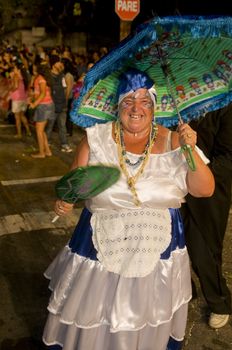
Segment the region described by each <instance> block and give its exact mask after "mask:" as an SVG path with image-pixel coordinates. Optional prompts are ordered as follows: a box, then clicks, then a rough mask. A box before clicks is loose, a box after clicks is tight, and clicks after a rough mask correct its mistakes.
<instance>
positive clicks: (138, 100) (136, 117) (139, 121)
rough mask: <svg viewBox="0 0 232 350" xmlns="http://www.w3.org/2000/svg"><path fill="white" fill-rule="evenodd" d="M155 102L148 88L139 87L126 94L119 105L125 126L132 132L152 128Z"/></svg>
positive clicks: (121, 118)
mask: <svg viewBox="0 0 232 350" xmlns="http://www.w3.org/2000/svg"><path fill="white" fill-rule="evenodd" d="M153 115H154V104H153V101H152V99H151V96H150V94H149V93H148V91H147V89H138V90H136V91H135V92H132V93H131V94H129V95H128V96H126V97H125V98H124V99H123V100H122V101H121V103H120V105H119V117H120V120H121V122H122V125H123V128H124V129H126V130H127V131H128V132H131V133H138V132H142V131H145V130H147V129H150V127H151V122H152V119H153Z"/></svg>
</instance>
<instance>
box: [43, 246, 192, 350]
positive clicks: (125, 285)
mask: <svg viewBox="0 0 232 350" xmlns="http://www.w3.org/2000/svg"><path fill="white" fill-rule="evenodd" d="M45 276H46V277H47V278H49V279H50V280H51V281H50V285H49V287H50V289H51V290H52V291H53V292H52V295H51V298H50V302H49V305H48V310H49V316H48V319H47V323H46V325H45V329H44V334H43V341H44V343H45V344H47V345H54V344H59V345H61V346H62V347H63V350H128V349H130V350H166V349H167V344H168V342H169V339H170V337H171V338H173V339H175V340H176V341H181V340H183V338H184V334H185V327H186V320H187V307H188V301H189V300H190V299H191V278H190V267H189V258H188V253H187V250H186V248H182V249H179V248H177V249H175V250H173V251H172V252H171V255H170V257H169V258H168V259H160V260H159V261H158V263H157V264H156V266H155V269H154V270H153V271H152V272H151V273H150V274H149V275H147V276H145V277H140V278H136V277H133V278H126V277H122V276H120V275H119V274H116V273H113V272H109V271H107V270H106V269H105V268H104V267H103V265H102V264H101V263H100V262H99V261H97V260H91V259H89V258H86V257H83V256H80V255H78V254H76V253H73V252H72V251H71V249H70V247H69V246H66V247H65V248H64V249H63V250H62V251H61V253H60V254H59V255H58V256H57V257H56V259H55V260H54V261H53V263H52V264H51V265H50V266H49V268H48V269H47V271H46V273H45ZM173 349H174V348H173Z"/></svg>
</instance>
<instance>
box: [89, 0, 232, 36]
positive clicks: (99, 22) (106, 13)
mask: <svg viewBox="0 0 232 350" xmlns="http://www.w3.org/2000/svg"><path fill="white" fill-rule="evenodd" d="M231 7H232V6H231V2H230V0H227V1H225V0H222V1H219V2H218V1H217V2H216V3H215V0H214V3H213V2H212V1H204V0H202V1H200V0H196V1H189V0H176V1H173V0H158V1H154V0H140V13H139V15H138V16H137V17H136V18H135V19H134V21H133V22H132V28H134V27H136V26H137V25H138V24H140V23H142V22H145V21H147V20H149V19H151V18H152V17H154V16H168V15H171V16H172V15H177V16H178V15H180V16H181V15H182V16H183V15H207V16H208V15H209V16H210V15H212V16H215V15H222V16H231V15H232V10H231ZM114 9H115V0H96V7H95V14H94V17H93V19H92V20H91V21H90V22H89V28H88V29H89V30H90V32H91V31H94V32H95V33H96V32H98V33H99V35H108V36H111V38H112V40H113V41H117V40H118V33H119V23H120V20H119V17H118V16H117V14H116V13H115V11H114Z"/></svg>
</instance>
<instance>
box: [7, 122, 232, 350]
mask: <svg viewBox="0 0 232 350" xmlns="http://www.w3.org/2000/svg"><path fill="white" fill-rule="evenodd" d="M14 132H15V129H14V125H10V124H8V123H7V122H5V121H3V120H0V169H1V171H0V199H1V200H0V350H43V349H44V347H43V345H42V343H41V334H42V331H43V326H44V322H45V319H46V316H47V311H46V307H47V303H48V299H49V295H50V292H49V291H48V288H47V287H48V281H47V280H46V279H45V278H44V276H43V273H44V271H45V269H46V268H47V266H48V265H49V263H50V262H51V261H52V259H53V258H54V257H55V255H56V254H57V253H58V252H59V251H60V250H61V249H62V247H63V246H64V245H65V244H66V243H67V241H68V239H69V237H70V236H71V234H72V231H73V228H74V226H75V224H76V222H77V220H78V216H79V214H80V211H81V205H79V207H77V208H75V210H74V212H73V213H72V214H70V215H69V217H65V218H61V219H59V220H58V221H57V222H56V223H52V222H51V221H52V218H53V217H54V212H53V204H54V200H55V191H54V185H55V182H56V181H57V179H58V178H60V177H61V176H62V175H63V174H65V173H66V172H67V171H68V169H69V167H70V165H71V162H72V159H73V153H68V154H67V153H62V152H61V151H60V145H59V140H58V135H57V132H54V133H53V139H52V151H53V156H52V157H47V158H45V159H32V158H31V157H30V153H31V152H33V151H35V150H36V139H35V132H34V129H33V135H32V137H26V136H25V137H24V138H23V140H15V139H14V138H13V135H14ZM82 135H83V132H82V130H80V129H79V128H78V127H74V134H73V136H72V137H70V138H69V141H70V144H71V146H72V148H73V149H75V148H76V145H77V143H78V141H79V140H80V138H81V137H82ZM231 214H232V213H231ZM231 233H232V215H230V219H229V222H228V227H227V232H226V237H225V246H224V264H223V270H224V274H225V277H226V279H227V281H228V285H229V287H230V289H231V291H232V235H231ZM193 279H194V281H195V283H196V286H197V295H198V297H197V298H195V299H193V300H192V301H191V302H190V304H189V317H188V325H187V330H186V337H185V341H184V347H183V350H229V349H230V350H231V349H232V318H231V319H230V321H229V323H228V324H227V325H226V326H225V327H223V328H222V329H219V330H216V331H215V330H212V329H210V328H209V326H208V325H207V317H208V312H209V311H208V309H207V307H206V304H205V302H204V299H203V297H202V294H201V291H200V288H199V283H198V281H197V278H196V276H195V275H194V274H193ZM86 350H88V349H86ZM128 350H129V349H128ZM154 350H155V349H154Z"/></svg>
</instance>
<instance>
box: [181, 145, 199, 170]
mask: <svg viewBox="0 0 232 350" xmlns="http://www.w3.org/2000/svg"><path fill="white" fill-rule="evenodd" d="M181 152H182V153H183V152H187V153H188V156H187V158H186V161H187V163H188V166H189V168H190V169H191V170H192V171H195V170H196V163H195V160H194V157H193V153H192V148H191V146H189V145H184V146H182V147H181Z"/></svg>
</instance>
